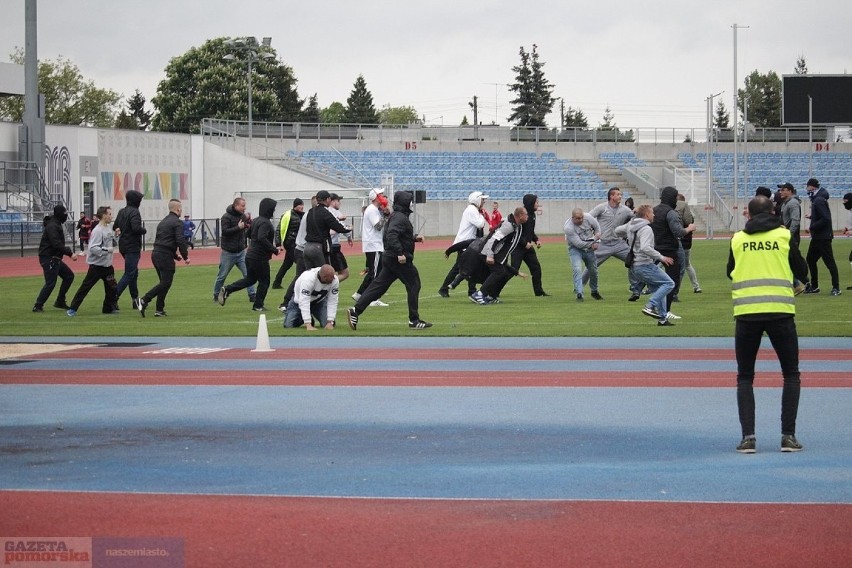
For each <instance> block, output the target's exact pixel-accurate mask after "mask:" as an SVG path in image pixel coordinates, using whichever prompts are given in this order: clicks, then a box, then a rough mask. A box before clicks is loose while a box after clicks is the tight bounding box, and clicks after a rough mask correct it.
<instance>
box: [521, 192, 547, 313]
mask: <svg viewBox="0 0 852 568" xmlns="http://www.w3.org/2000/svg"><path fill="white" fill-rule="evenodd" d="M523 203H524V209H526V211H527V221H526V222H525V223H524V224H523V230H522V233H521V242H520V244H518V246H517V248H515V249H514V250H513V251H512V262H511V264H512V268H514V269H515V270H516V271H517V270H520V268H521V262H525V263H526V264H527V268H529V270H530V277H531V278H532V286H533V293H535V295H536V296H549V295H550V294H548V293H547V292H545V291H544V288H542V286H541V263H539V261H538V254H537V253H536V249H538V248H541V243H539V241H538V235H536V234H535V218H536V214H537V212H538V210H539V208H540V204H539V201H538V196H537V195H535V194H534V193H528V194H526V195H524V199H523Z"/></svg>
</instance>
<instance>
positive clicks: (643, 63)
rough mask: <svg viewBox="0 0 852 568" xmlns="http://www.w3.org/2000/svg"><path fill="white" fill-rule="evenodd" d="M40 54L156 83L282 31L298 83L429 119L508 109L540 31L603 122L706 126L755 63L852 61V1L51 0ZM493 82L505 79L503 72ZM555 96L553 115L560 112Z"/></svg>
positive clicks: (824, 68)
mask: <svg viewBox="0 0 852 568" xmlns="http://www.w3.org/2000/svg"><path fill="white" fill-rule="evenodd" d="M38 20H39V34H38V54H39V59H42V60H44V59H55V58H56V57H57V56H58V55H62V56H64V57H66V58H68V59H70V60H71V61H72V62H73V63H75V64H76V65H77V66H78V67H79V68H80V70H81V72H82V74H83V76H84V77H85V78H87V79H91V80H94V82H95V84H96V85H97V86H98V87H102V88H109V89H113V90H115V91H117V92H119V93H121V94H123V95H125V96H128V97H129V96H130V95H132V94H133V92H134V90H135V89H139V90H141V91H142V94H143V95H144V96H145V98H146V99H148V100H149V101H150V99H151V98H152V97H153V96H154V95H155V94H156V89H157V85H158V83H159V81H161V80H162V79H163V78H164V76H165V75H164V69H165V67H166V65H167V64H168V61H169V59H170V58H172V57H175V56H178V55H181V54H183V53H185V52H186V51H187V50H188V49H189V48H191V47H193V46H200V45H202V44H203V43H204V42H205V41H206V40H207V39H211V38H215V37H242V36H257V37H258V38H261V37H264V36H271V37H272V45H273V47H275V49H276V50H277V52H278V55H279V58H280V59H281V61H283V63H285V64H286V65H288V66H290V67H291V68H292V69H293V70H294V72H295V75H296V78H297V79H298V91H299V95H300V96H301V97H302V98H307V97H308V96H311V95H313V94H314V93H316V94H317V96H318V99H319V104H320V106H321V107H326V106H328V105H329V104H330V103H332V102H334V101H340V102H342V103H344V104H345V102H346V98H347V97H348V96H349V93H350V92H351V90H352V86H353V83H354V82H355V79H356V77H357V76H358V75H359V74H363V75H364V78H365V79H366V81H367V87H368V89H369V90H370V92H371V93H372V95H373V101H374V103H375V105H376V107H377V108H381V107H382V106H384V105H391V106H413V107H414V108H415V109H417V112H418V114H419V115H420V116H421V117H423V116H425V118H426V122H427V124H436V125H440V124H444V125H454V124H458V123H459V122H460V121H461V119H462V116H464V115H467V116H468V120H472V113H471V111H470V109H469V107H468V101H470V100H472V98H473V96H474V95H477V96H478V97H479V103H480V105H479V107H480V120H481V121H482V122H483V123H486V124H488V123H490V122H492V121H493V120H494V119H495V114H496V117H497V122H498V123H500V124H506V118H507V117H508V115H509V114H510V113H511V109H510V107H511V105H510V103H509V101H510V99H511V98H513V97H512V94H511V93H510V92H509V91H508V89H507V88H506V86H505V85H506V84H507V83H511V82H513V80H514V74H513V73H512V67H513V66H515V65H517V64H518V63H519V61H520V59H519V55H518V50H519V48H520V47H521V46H524V47H525V48H526V49H527V51H529V50H531V49H532V45H533V44H537V45H538V52H539V57H540V60H541V61H543V62H544V63H545V67H544V72H545V76H546V77H547V78H548V80H549V81H550V82H551V83H552V84H554V85H555V90H554V96H556V97H561V98H563V99H564V101H565V107H566V108H567V107H568V106H572V107H575V108H577V107H579V108H580V109H582V110H583V112H584V113H585V114H586V116H587V118H588V120H589V123H590V125H591V126H596V125H597V124H598V123H599V122H601V119H602V116H603V113H604V109H605V108H606V107H607V105H608V106H609V107H610V108H611V109H612V112H613V114H614V116H615V122H616V123H617V124H618V126H619V127H622V128H629V127H650V126H658V127H677V128H688V127H696V128H703V127H704V125H705V122H706V117H705V102H704V99H705V98H706V97H707V96H708V95H710V94H715V93H718V92H720V91H725V93H724V94H723V95H722V99H723V100H724V102H725V104H726V105H727V107H728V109H729V110H730V109H731V108H732V106H733V101H732V97H733V95H732V93H733V85H734V32H733V29H732V26H733V24H734V23H736V24H738V25H739V26H748V28H743V29H740V30H739V31H738V41H737V52H738V73H737V75H738V78H739V85H740V87H741V86H742V81H743V78H744V77H745V75H747V74H748V73H749V72H751V71H753V70H755V69H757V70H759V71H760V72H762V73H765V72H768V71H770V70H772V71H775V72H777V73H778V74H779V75H783V74H791V73H793V68H794V66H795V63H796V59H797V58H798V56H800V55H804V56H805V59H806V61H807V65H808V71H809V72H810V73H824V74H842V73H846V72H850V71H852V8H850V7H849V3H848V0H824V1H819V0H816V1H811V2H794V1H790V0H774V1H769V0H760V1H752V0H716V1H709V2H694V1H690V0H678V1H675V0H664V1H655V0H648V1H640V0H609V1H603V2H571V1H569V0H561V1H536V0H527V1H514V2H509V1H506V0H493V1H484V0H483V1H480V0H422V1H420V2H407V1H399V0H398V1H378V0H329V1H325V0H313V1H305V0H300V1H293V0H283V1H282V0H279V1H272V0H267V1H260V0H240V1H234V0H231V1H226V0H203V1H202V0H195V1H189V0H142V1H138V2H131V1H126V0H76V1H69V0H40V1H39V2H38ZM23 45H24V0H2V2H0V61H8V54H10V53H11V52H12V51H13V50H14V49H15V47H16V46H21V47H23ZM495 84H496V85H495ZM558 105H559V103H557V105H556V107H555V114H554V115H551V117H550V119H549V124H550V125H552V126H555V125H557V124H558V121H559V118H558V108H559V107H558Z"/></svg>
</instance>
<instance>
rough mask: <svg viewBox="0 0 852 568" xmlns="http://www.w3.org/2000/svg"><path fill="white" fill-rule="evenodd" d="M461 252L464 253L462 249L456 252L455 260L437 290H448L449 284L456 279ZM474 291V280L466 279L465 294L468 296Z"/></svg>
mask: <svg viewBox="0 0 852 568" xmlns="http://www.w3.org/2000/svg"><path fill="white" fill-rule="evenodd" d="M462 254H464V251H462V252H460V253H458V254H456V261H455V262H454V263H453V267H452V268H450V271H449V272H448V273H447V276H446V277H445V278H444V282H443V283H442V284H441V288H440V290H439V292H440V291H442V290H443V291H444V292H447V291H449V289H450V284H452V283H453V282H455V281H456V278H457V276H458V275H459V270H460V268H461V266H460V265H459V263H460V262H461V257H462ZM474 292H476V282H474V281H473V280H470V279H468V281H467V295H468V296H470V295H471V294H473V293H474Z"/></svg>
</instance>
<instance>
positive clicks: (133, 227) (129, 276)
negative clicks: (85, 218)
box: [112, 189, 148, 310]
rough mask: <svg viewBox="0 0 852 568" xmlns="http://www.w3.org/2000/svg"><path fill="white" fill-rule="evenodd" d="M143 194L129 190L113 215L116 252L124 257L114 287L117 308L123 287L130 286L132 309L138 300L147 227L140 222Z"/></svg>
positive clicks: (135, 306)
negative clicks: (122, 265)
mask: <svg viewBox="0 0 852 568" xmlns="http://www.w3.org/2000/svg"><path fill="white" fill-rule="evenodd" d="M142 197H143V195H142V194H141V193H140V192H138V191H135V190H132V189H131V190H130V191H128V192H127V193H126V194H125V195H124V200H125V201H126V202H127V206H126V207H122V208H121V209H120V210H119V212H118V213H117V214H116V216H115V221H114V222H113V224H112V227H113V229H117V230H116V233H117V234H118V252H120V253H121V256H123V257H124V274H123V275H122V276H121V280H119V281H118V284H117V285H116V288H115V309H116V310H117V309H118V299H119V297H121V293H122V292H124V289H125V288H130V298H131V305H132V306H133V309H134V310H135V309H137V308H138V302H139V287H138V284H137V283H138V281H139V260H140V259H141V258H142V238H143V237H144V235H145V233H147V232H148V231H147V229H146V228H145V226H144V225H143V224H142V215H141V214H140V213H139V205H140V204H141V203H142Z"/></svg>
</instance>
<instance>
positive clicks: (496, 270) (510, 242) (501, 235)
mask: <svg viewBox="0 0 852 568" xmlns="http://www.w3.org/2000/svg"><path fill="white" fill-rule="evenodd" d="M528 220H529V215H528V213H527V209H526V208H525V207H518V208H517V209H515V211H514V213H511V214H510V215H509V217H508V218H506V219H504V220H503V223H501V224H500V226H499V227H497V229H495V230H494V232H493V233H491V236H490V237H489V238H488V240H486V241H485V244H484V245H483V247H482V251H481V252H480V253H479V256H480V258H481V259H482V261H483V262H485V264H486V265H487V266H488V270H489V273H488V277H487V278H486V279H485V282H483V283H482V287H480V289H479V291H478V292H475V293H473V294H471V295H470V301H471V302H474V303H476V304H480V305H483V306H484V305H488V304H496V303H499V302H500V293H501V292H502V291H503V288H504V287H505V286H506V284H507V283H508V282H509V280H510V279H511V278H512V276H515V275H517V276H521V277H522V278H526V275H525V274H523V273H521V272H519V271H518V269H517V268H515V266H513V265H510V264H509V259H510V258H514V257H513V256H512V255H513V254H514V252H516V251H517V250H518V249H519V248H520V247H522V246H523V243H524V237H523V234H524V225H525V224H526V223H527V222H528ZM530 242H532V241H530ZM536 262H538V261H537V260H536ZM527 266H530V265H529V264H527Z"/></svg>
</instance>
